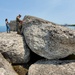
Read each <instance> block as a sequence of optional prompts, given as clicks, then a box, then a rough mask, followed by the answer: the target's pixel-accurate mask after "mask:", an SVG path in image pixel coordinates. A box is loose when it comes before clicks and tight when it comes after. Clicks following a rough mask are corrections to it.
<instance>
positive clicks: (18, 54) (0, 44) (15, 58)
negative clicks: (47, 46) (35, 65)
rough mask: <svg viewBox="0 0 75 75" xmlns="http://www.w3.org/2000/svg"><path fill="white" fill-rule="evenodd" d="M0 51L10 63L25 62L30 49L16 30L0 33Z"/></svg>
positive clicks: (27, 59)
mask: <svg viewBox="0 0 75 75" xmlns="http://www.w3.org/2000/svg"><path fill="white" fill-rule="evenodd" d="M0 52H1V53H2V54H3V55H4V57H5V58H6V59H7V60H8V61H9V62H11V63H27V62H28V61H29V58H30V56H29V55H30V50H29V49H28V47H27V46H26V44H25V41H24V39H23V37H22V36H21V35H18V34H17V33H16V32H11V33H6V32H3V33H0Z"/></svg>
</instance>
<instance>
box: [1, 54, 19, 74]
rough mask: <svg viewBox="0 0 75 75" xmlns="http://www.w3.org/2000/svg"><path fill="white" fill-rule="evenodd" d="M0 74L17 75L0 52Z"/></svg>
mask: <svg viewBox="0 0 75 75" xmlns="http://www.w3.org/2000/svg"><path fill="white" fill-rule="evenodd" d="M0 75H18V74H17V73H16V72H15V71H14V70H13V67H12V66H11V64H9V62H8V61H7V60H6V59H4V57H3V56H2V54H1V53H0Z"/></svg>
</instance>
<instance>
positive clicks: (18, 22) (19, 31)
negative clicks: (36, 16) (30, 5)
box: [16, 14, 22, 34]
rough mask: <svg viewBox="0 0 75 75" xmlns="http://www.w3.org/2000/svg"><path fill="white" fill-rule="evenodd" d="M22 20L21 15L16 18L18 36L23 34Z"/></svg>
mask: <svg viewBox="0 0 75 75" xmlns="http://www.w3.org/2000/svg"><path fill="white" fill-rule="evenodd" d="M20 18H21V15H20V14H19V15H18V16H17V17H16V31H17V34H21V29H22V20H21V19H20Z"/></svg>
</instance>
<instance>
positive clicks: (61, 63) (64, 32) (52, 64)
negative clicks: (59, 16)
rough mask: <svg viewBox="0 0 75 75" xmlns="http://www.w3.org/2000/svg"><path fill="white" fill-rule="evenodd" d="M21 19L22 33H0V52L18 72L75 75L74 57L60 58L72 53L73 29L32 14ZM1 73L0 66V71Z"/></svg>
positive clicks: (73, 43) (73, 44)
mask: <svg viewBox="0 0 75 75" xmlns="http://www.w3.org/2000/svg"><path fill="white" fill-rule="evenodd" d="M23 20H24V21H25V22H24V23H23V27H22V32H23V35H19V34H17V33H16V32H11V33H6V32H3V33H0V53H1V54H2V55H3V56H4V57H5V58H6V59H7V60H8V61H9V62H11V63H14V64H15V63H16V65H15V66H14V68H15V70H16V71H17V73H19V75H25V74H26V73H27V69H28V74H26V75H75V60H67V59H66V60H60V59H62V58H65V57H67V56H69V55H72V54H75V31H74V30H71V29H69V28H66V27H63V26H60V25H58V24H55V23H53V22H49V21H47V20H43V19H40V18H37V17H33V16H25V17H24V19H23ZM36 56H37V57H36ZM0 57H1V56H0ZM42 57H43V58H44V59H42ZM74 58H75V55H73V59H74ZM40 59H41V60H40ZM68 59H69V57H68ZM70 59H71V58H70ZM1 60H2V59H1ZM3 62H4V63H5V62H6V61H3ZM18 63H20V64H19V66H17V65H18ZM21 64H22V65H23V66H21ZM0 65H1V64H0ZM2 65H3V64H2ZM2 65H1V66H0V68H1V67H2ZM5 66H6V65H5ZM25 66H26V67H27V69H24V68H25ZM6 69H7V68H6ZM8 70H9V69H8ZM8 70H7V71H8ZM9 71H10V70H9ZM9 71H8V72H9ZM25 71H26V72H25ZM10 72H12V70H11V71H10ZM13 72H14V71H13ZM4 73H5V70H4V68H1V69H0V75H2V74H3V75H4ZM14 73H15V72H14ZM22 73H23V74H22ZM9 74H10V73H9ZM9 74H6V75H9ZM12 74H13V73H12ZM12 74H10V75H12ZM14 75H16V73H15V74H14Z"/></svg>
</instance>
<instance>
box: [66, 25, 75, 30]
mask: <svg viewBox="0 0 75 75" xmlns="http://www.w3.org/2000/svg"><path fill="white" fill-rule="evenodd" d="M65 27H68V28H70V29H74V30H75V26H65Z"/></svg>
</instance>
